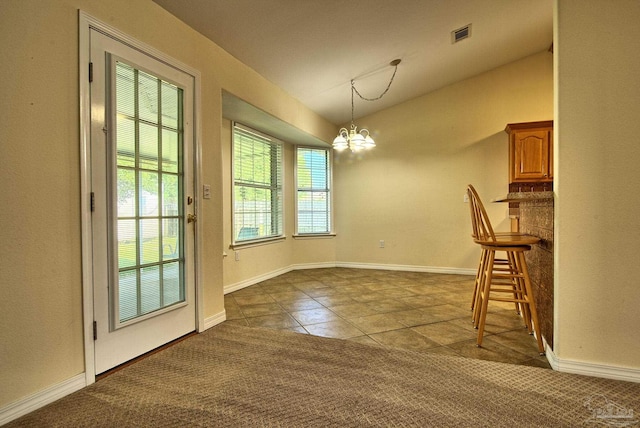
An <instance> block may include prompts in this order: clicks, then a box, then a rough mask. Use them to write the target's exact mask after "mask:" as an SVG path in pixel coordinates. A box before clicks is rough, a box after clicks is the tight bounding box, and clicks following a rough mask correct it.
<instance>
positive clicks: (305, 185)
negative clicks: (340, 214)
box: [296, 147, 331, 234]
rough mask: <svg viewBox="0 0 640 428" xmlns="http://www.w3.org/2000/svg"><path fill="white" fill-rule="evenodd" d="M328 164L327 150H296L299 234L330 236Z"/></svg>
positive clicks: (329, 163) (329, 179)
mask: <svg viewBox="0 0 640 428" xmlns="http://www.w3.org/2000/svg"><path fill="white" fill-rule="evenodd" d="M330 161H331V159H330V153H329V151H328V150H325V149H316V148H306V147H298V148H297V160H296V168H297V170H296V171H297V172H296V176H297V204H298V207H297V208H298V209H297V214H298V222H297V225H298V226H297V227H298V231H297V233H298V234H322V233H330V232H331V197H330V186H331V168H330V165H331V162H330Z"/></svg>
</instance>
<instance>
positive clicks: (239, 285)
mask: <svg viewBox="0 0 640 428" xmlns="http://www.w3.org/2000/svg"><path fill="white" fill-rule="evenodd" d="M332 267H342V268H352V269H378V270H397V271H405V272H428V273H442V274H454V275H475V274H476V270H475V269H464V268H449V267H434V266H413V265H380V264H374V263H357V262H335V263H334V262H323V263H304V264H296V265H290V266H288V267H284V268H280V269H276V270H274V271H271V272H268V273H265V274H263V275H259V276H256V277H253V278H248V279H245V280H243V281H240V282H236V283H234V284H229V285H226V286H225V287H224V294H229V293H232V292H234V291H238V290H241V289H243V288H246V287H249V286H251V285H255V284H257V283H259V282H262V281H266V280H267V279H271V278H275V277H276V276H278V275H282V274H285V273H287V272H291V271H294V270H302V269H323V268H332Z"/></svg>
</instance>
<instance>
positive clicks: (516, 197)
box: [491, 192, 553, 202]
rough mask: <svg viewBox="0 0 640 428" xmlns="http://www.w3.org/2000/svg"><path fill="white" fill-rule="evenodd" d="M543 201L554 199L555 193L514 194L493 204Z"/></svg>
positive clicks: (494, 200) (496, 200)
mask: <svg viewBox="0 0 640 428" xmlns="http://www.w3.org/2000/svg"><path fill="white" fill-rule="evenodd" d="M541 199H553V192H512V193H508V194H507V196H504V197H500V198H496V199H493V200H492V201H491V202H522V201H532V200H541Z"/></svg>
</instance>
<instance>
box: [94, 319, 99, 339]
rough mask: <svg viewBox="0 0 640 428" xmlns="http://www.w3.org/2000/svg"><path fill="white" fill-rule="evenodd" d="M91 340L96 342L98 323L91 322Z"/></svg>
mask: <svg viewBox="0 0 640 428" xmlns="http://www.w3.org/2000/svg"><path fill="white" fill-rule="evenodd" d="M93 340H98V321H94V322H93Z"/></svg>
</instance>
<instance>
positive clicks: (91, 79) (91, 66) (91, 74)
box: [89, 62, 93, 82]
mask: <svg viewBox="0 0 640 428" xmlns="http://www.w3.org/2000/svg"><path fill="white" fill-rule="evenodd" d="M89 82H93V63H92V62H90V63H89Z"/></svg>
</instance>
